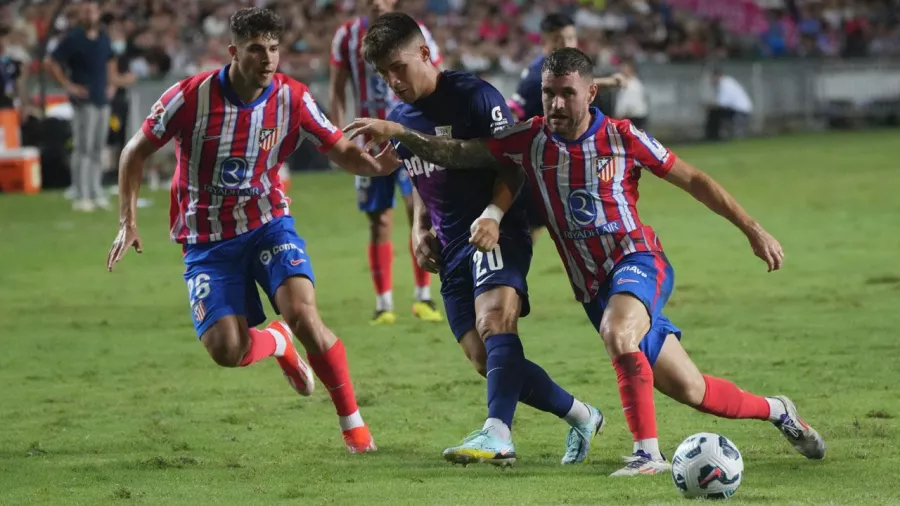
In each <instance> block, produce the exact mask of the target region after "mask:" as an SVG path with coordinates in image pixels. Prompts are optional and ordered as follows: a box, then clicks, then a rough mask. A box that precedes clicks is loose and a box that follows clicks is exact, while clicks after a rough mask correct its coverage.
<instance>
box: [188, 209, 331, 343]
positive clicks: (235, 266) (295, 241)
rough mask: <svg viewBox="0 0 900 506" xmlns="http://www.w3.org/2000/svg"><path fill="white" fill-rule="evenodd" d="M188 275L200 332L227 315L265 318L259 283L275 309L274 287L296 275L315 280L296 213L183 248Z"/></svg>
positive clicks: (250, 320)
mask: <svg viewBox="0 0 900 506" xmlns="http://www.w3.org/2000/svg"><path fill="white" fill-rule="evenodd" d="M184 265H185V271H184V280H185V281H186V282H187V288H188V296H189V299H190V303H191V314H192V317H193V319H194V329H196V331H197V337H201V336H202V335H203V333H204V332H206V331H207V329H209V328H210V327H211V326H212V325H213V324H214V323H216V321H217V320H219V319H220V318H222V317H225V316H229V315H237V316H243V317H245V318H247V324H248V325H249V326H250V327H255V326H257V325H259V324H260V323H263V322H264V321H266V313H265V312H264V311H263V307H262V301H261V300H260V298H259V291H258V290H257V288H256V284H257V283H259V285H260V286H261V287H262V288H263V290H264V291H265V292H266V295H268V296H269V301H270V302H271V303H272V307H273V308H274V309H275V312H276V313H277V314H281V313H280V311H279V310H278V307H277V306H276V305H275V300H274V299H275V291H276V290H277V289H278V287H279V286H281V284H282V283H284V281H285V280H286V279H288V278H290V277H293V276H304V277H306V278H309V280H310V281H312V282H313V283H315V278H314V277H313V270H312V265H311V264H310V260H309V256H308V255H307V254H306V241H304V240H303V239H302V238H301V237H300V236H299V235H297V232H296V231H295V230H294V218H293V217H291V216H282V217H279V218H276V219H275V220H273V221H270V222H269V223H267V224H265V225H263V226H262V227H259V228H257V229H256V230H253V231H250V232H247V233H245V234H241V235H239V236H237V237H235V238H233V239H227V240H224V241H220V242H213V243H206V244H190V245H186V246H185V248H184Z"/></svg>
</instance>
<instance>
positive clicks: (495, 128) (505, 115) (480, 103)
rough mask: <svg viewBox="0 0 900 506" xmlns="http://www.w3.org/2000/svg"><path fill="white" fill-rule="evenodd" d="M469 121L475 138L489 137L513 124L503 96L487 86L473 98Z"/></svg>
mask: <svg viewBox="0 0 900 506" xmlns="http://www.w3.org/2000/svg"><path fill="white" fill-rule="evenodd" d="M469 119H470V122H471V124H472V127H473V133H474V136H475V137H491V136H493V135H494V134H495V133H497V132H499V131H501V130H504V129H506V128H507V127H509V126H510V125H512V124H513V123H515V119H514V118H513V115H512V113H511V112H510V111H509V106H507V105H506V100H505V99H504V98H503V95H502V94H501V93H500V92H499V91H497V89H496V88H494V87H493V86H491V85H489V84H485V86H484V87H482V88H481V89H480V90H478V92H477V95H476V96H475V97H473V99H472V101H471V111H470V118H469Z"/></svg>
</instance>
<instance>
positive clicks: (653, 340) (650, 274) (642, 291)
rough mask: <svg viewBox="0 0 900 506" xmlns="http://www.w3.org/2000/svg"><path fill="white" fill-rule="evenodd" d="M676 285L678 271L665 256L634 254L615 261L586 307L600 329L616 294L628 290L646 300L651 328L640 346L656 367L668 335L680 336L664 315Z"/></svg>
mask: <svg viewBox="0 0 900 506" xmlns="http://www.w3.org/2000/svg"><path fill="white" fill-rule="evenodd" d="M674 285H675V271H674V270H672V266H671V265H670V264H669V261H668V260H667V259H666V256H665V255H663V254H662V253H632V254H630V255H626V256H625V258H623V259H622V260H621V261H619V263H617V264H616V266H615V268H614V269H613V271H612V274H611V275H610V276H608V277H607V278H606V281H605V282H604V283H603V286H602V287H600V292H598V293H597V297H595V298H594V300H592V301H590V302H587V303H585V304H584V310H585V311H586V312H587V315H588V318H590V320H591V323H593V324H594V328H595V329H597V330H598V331H599V330H600V320H601V318H603V310H604V309H606V305H607V304H608V303H609V299H610V297H612V296H613V295H615V294H617V293H628V294H631V295H633V296H634V297H636V298H637V299H638V300H640V301H641V302H643V303H644V306H645V307H646V308H647V313H649V315H650V331H649V332H647V335H646V336H644V339H642V340H641V343H640V349H641V351H642V352H643V353H644V355H645V356H646V357H647V361H648V362H650V365H651V366H653V365H654V364H656V359H657V358H658V357H659V352H660V351H661V350H662V347H663V344H665V342H666V337H667V336H668V335H669V334H675V337H677V338H678V339H681V329H679V328H678V327H676V326H675V325H674V324H673V323H672V322H670V321H669V319H668V318H666V317H665V315H663V314H662V310H663V307H664V306H665V305H666V302H668V300H669V296H670V295H671V294H672V289H673V288H674Z"/></svg>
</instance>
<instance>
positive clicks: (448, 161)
mask: <svg viewBox="0 0 900 506" xmlns="http://www.w3.org/2000/svg"><path fill="white" fill-rule="evenodd" d="M397 140H399V141H400V143H401V144H403V145H404V146H406V147H407V149H409V150H410V151H412V152H413V154H415V155H417V156H419V157H420V158H422V159H423V160H425V161H427V162H431V163H434V164H436V165H440V166H441V167H444V168H445V169H475V168H484V169H492V170H496V169H497V168H498V167H499V166H500V163H499V162H498V161H497V159H496V158H494V155H492V154H491V152H490V150H489V149H488V147H487V142H486V141H484V140H481V139H473V140H460V139H450V138H445V137H435V136H433V135H425V134H423V133H421V132H416V131H415V130H411V129H409V128H404V129H403V133H402V134H401V135H399V136H398V137H397Z"/></svg>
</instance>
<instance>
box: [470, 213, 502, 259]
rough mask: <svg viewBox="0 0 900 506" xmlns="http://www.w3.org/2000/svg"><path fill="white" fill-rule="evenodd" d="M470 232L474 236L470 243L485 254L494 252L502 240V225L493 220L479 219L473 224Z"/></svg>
mask: <svg viewBox="0 0 900 506" xmlns="http://www.w3.org/2000/svg"><path fill="white" fill-rule="evenodd" d="M469 231H470V232H471V234H472V236H471V237H470V238H469V243H471V244H473V245H475V247H476V248H478V251H481V252H483V253H487V252H488V251H491V250H493V249H494V246H496V245H497V241H499V240H500V223H498V222H497V220H495V219H493V218H484V217H482V218H478V219H477V220H475V221H474V222H473V223H472V226H471V227H470V228H469Z"/></svg>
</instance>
